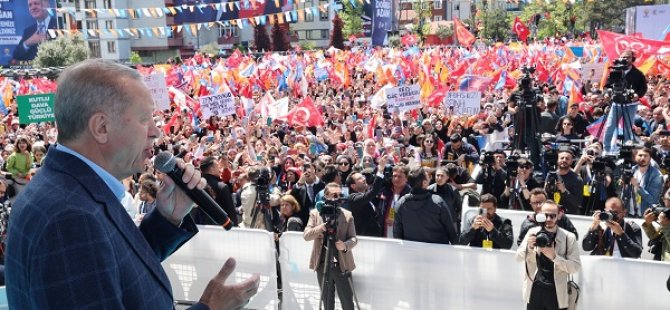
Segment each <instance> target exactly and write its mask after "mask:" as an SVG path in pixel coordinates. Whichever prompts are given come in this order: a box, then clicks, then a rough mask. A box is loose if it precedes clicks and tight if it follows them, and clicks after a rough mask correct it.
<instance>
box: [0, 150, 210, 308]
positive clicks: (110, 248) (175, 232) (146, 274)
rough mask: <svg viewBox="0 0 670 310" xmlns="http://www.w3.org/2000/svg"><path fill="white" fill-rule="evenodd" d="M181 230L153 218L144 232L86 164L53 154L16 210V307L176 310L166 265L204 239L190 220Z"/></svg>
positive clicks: (10, 279)
mask: <svg viewBox="0 0 670 310" xmlns="http://www.w3.org/2000/svg"><path fill="white" fill-rule="evenodd" d="M181 228H182V229H180V228H178V227H176V226H174V225H172V224H170V223H169V222H168V221H167V220H166V219H165V218H163V216H161V215H160V213H158V210H154V211H153V212H152V213H149V214H147V215H146V216H145V218H144V220H143V221H142V223H141V224H140V227H139V229H137V227H135V224H134V223H133V220H132V219H131V218H130V217H129V216H128V213H126V211H125V209H124V208H123V206H122V205H121V203H120V202H119V200H118V199H117V198H116V197H115V196H114V194H113V193H112V191H111V190H110V189H109V187H108V186H107V185H106V184H105V183H104V182H103V180H102V179H101V178H100V177H99V176H98V175H97V174H96V173H95V172H94V171H93V170H92V169H91V168H90V167H89V166H88V165H86V163H84V162H82V161H81V160H80V159H79V158H77V157H75V156H72V155H70V154H68V153H65V152H62V151H58V150H56V149H55V148H50V149H49V152H48V154H47V156H46V159H45V164H44V166H43V167H42V168H41V169H40V173H39V174H38V175H37V176H35V178H33V179H32V180H31V181H30V184H29V185H28V186H27V187H26V188H25V189H24V190H23V191H22V193H21V195H19V197H18V198H17V200H16V202H15V204H14V206H13V210H12V221H11V223H10V224H9V236H8V240H7V257H6V267H7V269H6V271H7V272H6V280H7V298H8V300H9V307H10V308H16V309H51V308H56V309H77V308H81V307H87V308H92V309H172V308H173V297H172V288H171V286H170V282H169V280H168V278H167V276H166V275H165V272H164V271H163V268H162V267H161V264H160V262H161V261H162V260H164V259H165V258H167V256H169V255H170V254H172V253H173V252H174V251H176V250H177V249H178V248H179V247H180V246H181V245H182V244H184V243H185V242H186V241H188V240H189V239H190V238H191V237H193V236H194V235H195V234H196V233H197V231H198V230H197V227H196V226H195V224H194V223H193V221H192V219H191V218H190V217H186V218H185V219H184V224H182V226H181ZM184 229H185V230H187V231H185V230H184Z"/></svg>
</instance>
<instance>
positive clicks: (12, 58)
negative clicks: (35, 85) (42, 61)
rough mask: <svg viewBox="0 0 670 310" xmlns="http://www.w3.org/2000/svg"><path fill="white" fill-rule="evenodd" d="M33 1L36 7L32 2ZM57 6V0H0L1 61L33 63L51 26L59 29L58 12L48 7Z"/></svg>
mask: <svg viewBox="0 0 670 310" xmlns="http://www.w3.org/2000/svg"><path fill="white" fill-rule="evenodd" d="M29 2H30V3H33V2H35V3H34V4H32V6H33V9H32V11H31V10H29V9H28V3H29ZM54 7H56V1H55V0H39V1H27V0H17V1H0V64H1V65H2V66H3V67H8V66H30V63H31V62H32V60H33V59H35V55H37V47H38V46H39V45H40V44H41V43H42V42H44V41H46V40H47V39H48V38H49V34H48V33H47V32H48V30H49V29H56V28H57V25H58V21H57V19H56V16H51V15H49V12H48V9H49V8H54Z"/></svg>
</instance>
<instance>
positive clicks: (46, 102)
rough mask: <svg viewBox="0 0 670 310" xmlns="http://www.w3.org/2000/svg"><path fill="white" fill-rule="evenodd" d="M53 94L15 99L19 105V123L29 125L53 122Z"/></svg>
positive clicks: (54, 118)
mask: <svg viewBox="0 0 670 310" xmlns="http://www.w3.org/2000/svg"><path fill="white" fill-rule="evenodd" d="M54 99H55V96H54V94H39V95H27V96H18V97H16V102H17V103H18V105H19V123H21V124H30V123H40V122H50V121H55V120H56V117H55V116H54Z"/></svg>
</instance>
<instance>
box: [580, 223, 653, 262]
mask: <svg viewBox="0 0 670 310" xmlns="http://www.w3.org/2000/svg"><path fill="white" fill-rule="evenodd" d="M619 224H621V223H619ZM623 231H624V234H623V235H621V236H619V237H615V238H612V236H613V234H612V233H611V229H609V227H608V228H607V229H606V230H603V229H602V228H601V227H600V226H599V227H598V229H596V230H594V231H589V232H588V233H587V234H586V236H584V240H582V248H584V251H591V255H605V254H606V253H607V252H608V250H609V249H610V248H611V246H612V241H613V240H612V239H614V240H615V241H616V243H617V246H618V247H619V251H620V252H621V256H622V257H628V258H640V255H641V254H642V230H641V229H640V226H638V225H637V224H636V223H635V222H633V221H628V222H626V223H625V224H624V227H623ZM609 254H610V255H611V254H612V253H609Z"/></svg>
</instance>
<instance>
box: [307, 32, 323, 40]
mask: <svg viewBox="0 0 670 310" xmlns="http://www.w3.org/2000/svg"><path fill="white" fill-rule="evenodd" d="M327 38H328V29H316V30H307V40H324V39H327Z"/></svg>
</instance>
